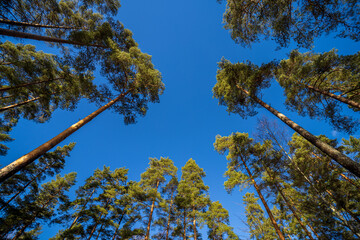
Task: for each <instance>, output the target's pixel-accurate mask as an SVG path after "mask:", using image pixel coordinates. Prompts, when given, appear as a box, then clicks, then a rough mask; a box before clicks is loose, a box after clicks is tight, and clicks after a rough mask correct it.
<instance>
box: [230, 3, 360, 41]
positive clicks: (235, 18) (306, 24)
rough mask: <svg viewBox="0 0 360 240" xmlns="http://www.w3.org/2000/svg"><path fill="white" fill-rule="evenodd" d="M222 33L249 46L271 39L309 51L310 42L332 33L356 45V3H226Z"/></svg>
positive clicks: (357, 25) (358, 33)
mask: <svg viewBox="0 0 360 240" xmlns="http://www.w3.org/2000/svg"><path fill="white" fill-rule="evenodd" d="M226 2H227V6H226V11H225V14H224V22H225V29H228V30H230V33H231V37H232V38H233V39H234V40H235V42H236V43H240V44H241V45H243V46H250V45H251V44H252V43H254V42H260V40H262V39H269V38H271V39H273V40H275V42H276V43H277V44H278V45H279V46H280V47H287V46H288V45H289V44H290V41H292V40H293V41H295V42H296V43H297V44H298V46H299V47H305V48H311V47H312V43H313V41H314V38H317V37H320V36H321V35H326V34H329V33H331V32H334V31H336V32H337V36H338V37H343V38H350V39H353V40H355V41H359V36H360V27H359V21H360V19H359V11H360V8H359V5H358V4H357V2H356V1H290V2H285V1H266V0H259V1H252V0H227V1H226Z"/></svg>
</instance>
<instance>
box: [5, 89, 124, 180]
mask: <svg viewBox="0 0 360 240" xmlns="http://www.w3.org/2000/svg"><path fill="white" fill-rule="evenodd" d="M128 93H129V91H127V92H125V93H122V94H120V95H119V96H118V97H116V98H115V99H113V100H111V101H110V102H108V103H107V104H105V105H104V106H102V107H101V108H99V109H98V110H96V111H94V112H93V113H91V114H90V115H88V116H87V117H85V118H83V119H82V120H80V121H78V122H77V123H75V124H73V125H72V126H70V127H69V128H67V129H66V130H65V131H63V132H62V133H60V134H58V135H57V136H56V137H54V138H52V139H51V140H49V141H47V142H46V143H44V144H42V145H41V146H39V147H37V148H36V149H34V150H33V151H31V152H29V153H28V154H25V155H24V156H22V157H21V158H19V159H17V160H15V161H14V162H12V163H10V164H9V165H7V166H6V167H4V168H2V169H1V170H0V183H2V182H3V181H5V180H6V179H8V178H9V177H11V176H12V175H14V174H15V173H17V172H18V171H20V170H21V169H23V168H24V167H26V166H27V165H29V164H30V163H32V162H33V161H35V160H36V159H37V158H38V157H40V156H41V155H43V154H44V153H46V152H47V151H49V150H50V149H51V148H53V147H55V146H56V145H57V144H59V143H60V142H62V141H63V140H65V139H66V138H67V137H68V136H70V135H71V134H73V133H74V132H76V131H77V130H79V129H80V128H81V127H82V126H84V125H85V124H87V123H88V122H90V121H91V120H93V119H94V118H95V117H96V116H98V115H99V114H100V113H102V112H103V111H105V110H106V109H108V108H109V107H111V106H112V105H113V104H115V103H116V102H117V101H119V100H120V99H122V98H123V97H124V96H125V95H126V94H128Z"/></svg>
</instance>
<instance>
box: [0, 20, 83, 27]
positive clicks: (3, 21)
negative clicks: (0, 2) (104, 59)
mask: <svg viewBox="0 0 360 240" xmlns="http://www.w3.org/2000/svg"><path fill="white" fill-rule="evenodd" d="M0 23H5V24H8V25H14V26H20V27H38V28H55V29H82V28H77V27H68V26H53V25H45V24H37V23H28V22H18V21H12V20H8V19H0Z"/></svg>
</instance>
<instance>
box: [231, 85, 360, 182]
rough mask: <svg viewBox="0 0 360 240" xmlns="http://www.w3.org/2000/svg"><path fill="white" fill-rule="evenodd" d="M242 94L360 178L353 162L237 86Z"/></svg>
mask: <svg viewBox="0 0 360 240" xmlns="http://www.w3.org/2000/svg"><path fill="white" fill-rule="evenodd" d="M237 87H238V88H239V89H240V90H241V91H242V92H244V93H245V94H246V95H248V96H249V97H251V98H252V99H253V100H254V101H255V102H257V103H258V104H260V105H261V106H263V107H264V108H265V109H267V110H268V111H269V112H271V113H272V114H274V115H275V116H276V117H277V118H279V119H280V120H281V121H283V122H284V123H285V124H286V125H288V126H289V127H291V128H292V129H293V130H295V131H296V132H297V133H299V134H300V135H301V136H303V137H304V138H305V139H306V140H308V141H309V142H310V143H312V144H313V145H314V146H316V147H317V148H318V149H320V150H321V151H322V152H324V153H325V154H326V155H328V156H329V157H331V158H332V159H334V160H335V161H336V162H337V163H339V164H340V165H341V166H343V167H344V168H345V169H347V170H348V171H350V172H351V173H353V174H354V175H355V176H357V177H358V178H360V164H359V163H357V162H355V161H353V160H352V159H350V158H349V157H347V156H346V155H344V154H342V153H341V152H340V151H338V150H337V149H335V148H333V147H331V146H330V145H328V144H326V143H324V142H322V141H321V140H319V139H318V138H317V137H315V136H314V135H312V134H311V133H310V132H308V131H307V130H305V129H304V128H302V127H300V126H299V125H298V124H296V123H295V122H293V121H292V120H290V119H289V118H288V117H286V116H285V115H284V114H282V113H280V112H279V111H277V110H276V109H274V108H272V107H271V106H270V105H268V104H266V103H265V102H263V101H262V100H261V99H259V98H257V97H256V96H252V95H250V93H249V92H248V91H246V90H245V89H243V88H241V87H239V86H237Z"/></svg>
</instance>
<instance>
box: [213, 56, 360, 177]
mask: <svg viewBox="0 0 360 240" xmlns="http://www.w3.org/2000/svg"><path fill="white" fill-rule="evenodd" d="M273 66H274V64H273V63H269V64H265V65H262V66H261V67H258V66H255V65H253V64H251V63H236V64H231V63H230V62H229V61H227V60H222V61H221V62H220V63H219V68H220V69H219V70H218V73H217V83H216V85H215V86H214V88H213V91H214V96H215V97H216V98H218V99H219V104H221V105H226V106H227V108H228V111H229V112H232V113H237V114H239V115H240V116H241V117H243V118H246V117H247V116H254V115H255V114H256V111H255V107H258V106H262V107H264V108H265V109H266V110H268V111H269V112H271V113H272V114H274V115H275V116H276V117H277V118H279V119H280V120H282V121H283V122H284V123H285V124H287V125H288V126H289V127H291V128H292V129H293V130H295V131H296V132H298V133H299V134H300V135H301V136H302V137H304V138H305V139H306V140H308V141H309V142H311V143H312V144H313V145H315V146H316V147H317V148H319V149H320V150H321V151H322V152H324V153H325V154H327V155H328V156H329V157H331V158H332V159H334V160H335V161H336V162H337V163H339V164H340V165H342V166H343V167H344V168H345V169H347V170H348V171H350V172H352V173H353V174H355V175H356V176H357V177H360V164H359V163H357V162H355V161H353V160H352V159H351V158H349V157H348V156H346V155H345V154H343V153H341V152H340V151H338V150H337V149H335V148H333V147H332V146H330V145H329V144H327V143H325V142H323V141H321V140H320V139H319V138H317V137H316V136H314V135H312V134H311V133H310V132H308V131H307V130H305V129H304V128H302V127H300V126H299V125H298V124H296V123H295V122H293V121H292V120H290V119H289V118H288V117H286V116H285V115H284V114H282V113H280V112H278V111H277V110H276V109H274V108H273V107H271V106H270V105H268V104H267V103H265V102H263V101H262V100H261V99H260V98H259V97H258V96H259V95H260V94H261V93H260V91H261V89H263V88H265V87H268V86H269V79H270V78H271V76H272V72H271V69H272V68H273Z"/></svg>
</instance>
